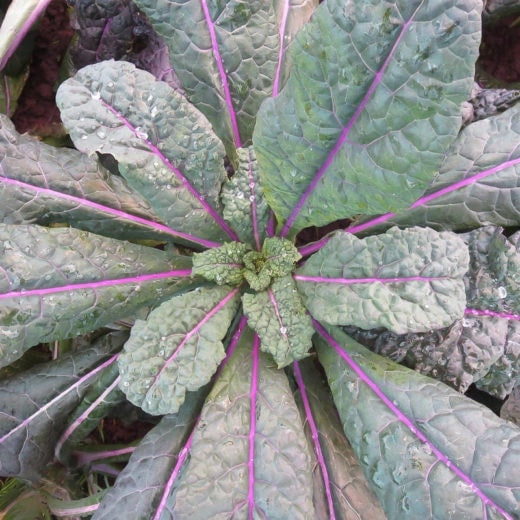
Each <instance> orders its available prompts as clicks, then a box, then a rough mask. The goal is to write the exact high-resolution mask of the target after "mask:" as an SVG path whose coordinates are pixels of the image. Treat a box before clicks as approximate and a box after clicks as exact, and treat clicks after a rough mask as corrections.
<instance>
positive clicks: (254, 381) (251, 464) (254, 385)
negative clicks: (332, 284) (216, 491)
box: [247, 334, 260, 520]
mask: <svg viewBox="0 0 520 520" xmlns="http://www.w3.org/2000/svg"><path fill="white" fill-rule="evenodd" d="M259 348H260V338H259V337H258V335H257V334H255V339H254V342H253V351H252V353H251V355H252V358H253V366H252V368H251V391H250V394H249V397H250V401H251V410H250V413H249V417H250V419H249V459H248V461H247V467H248V472H249V483H248V490H247V504H248V518H249V520H253V515H254V511H255V437H256V398H257V394H258V350H259Z"/></svg>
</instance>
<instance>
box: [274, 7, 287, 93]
mask: <svg viewBox="0 0 520 520" xmlns="http://www.w3.org/2000/svg"><path fill="white" fill-rule="evenodd" d="M289 3H290V0H285V2H284V6H283V12H282V19H281V20H280V28H279V30H278V40H279V42H280V44H279V45H280V48H279V49H278V63H277V65H276V72H275V75H274V81H273V97H275V96H277V95H278V90H279V88H280V76H281V74H282V62H283V58H284V53H285V47H284V42H285V29H286V28H287V17H288V15H289Z"/></svg>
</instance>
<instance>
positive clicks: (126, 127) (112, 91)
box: [56, 61, 235, 240]
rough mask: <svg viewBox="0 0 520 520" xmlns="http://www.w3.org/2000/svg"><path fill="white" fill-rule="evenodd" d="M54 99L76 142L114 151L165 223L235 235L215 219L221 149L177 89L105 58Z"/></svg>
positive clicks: (198, 233) (204, 233) (212, 236)
mask: <svg viewBox="0 0 520 520" xmlns="http://www.w3.org/2000/svg"><path fill="white" fill-rule="evenodd" d="M56 101H57V103H58V106H59V108H60V110H61V117H62V119H63V122H64V124H65V125H66V126H67V128H68V129H69V131H70V135H71V138H72V139H73V140H74V144H75V145H76V147H77V148H78V149H79V150H81V151H83V152H86V153H89V154H92V153H94V152H103V153H110V154H112V155H113V156H114V157H115V158H116V159H117V161H118V163H119V168H120V170H121V173H122V175H123V176H124V177H125V178H126V179H127V181H128V182H129V184H130V185H131V186H133V187H134V188H135V189H136V190H137V191H139V192H140V193H141V194H142V195H143V196H144V197H145V198H146V199H147V200H148V201H149V202H150V204H151V205H152V207H153V208H154V210H155V212H156V213H157V214H158V215H159V216H160V217H161V218H162V219H163V220H164V222H165V223H166V224H168V225H169V226H171V227H172V228H174V229H176V230H179V231H181V232H185V233H189V234H193V235H195V237H201V238H204V239H209V240H222V239H224V238H225V237H227V238H234V237H235V235H234V233H233V232H232V231H231V229H230V228H229V227H228V225H227V224H226V222H225V221H224V219H223V218H222V217H221V216H220V203H219V199H218V194H219V192H220V188H221V184H222V182H223V181H224V178H225V170H224V165H223V158H224V155H225V151H224V147H223V145H222V143H221V142H220V140H219V139H218V138H217V137H216V136H215V134H214V133H213V131H212V128H211V125H210V123H209V122H208V120H207V119H206V118H205V117H204V116H203V115H202V114H201V113H200V112H199V111H198V110H197V109H196V108H195V107H193V106H192V105H191V104H190V103H189V102H188V101H187V100H186V99H185V98H184V97H183V96H182V95H181V94H179V93H178V92H176V91H174V90H173V89H172V88H171V87H169V86H168V85H167V84H166V83H164V82H161V81H156V80H155V78H154V77H153V76H152V75H151V74H149V73H148V72H145V71H142V70H139V69H136V68H135V66H134V65H132V64H130V63H127V62H115V61H107V62H102V63H99V64H95V65H89V66H88V67H85V68H83V69H81V70H80V71H79V72H78V73H77V74H76V75H75V76H74V77H73V78H70V79H68V80H67V81H65V82H64V83H62V84H61V85H60V88H59V89H58V93H57V96H56ZM201 172H202V173H203V174H202V175H201Z"/></svg>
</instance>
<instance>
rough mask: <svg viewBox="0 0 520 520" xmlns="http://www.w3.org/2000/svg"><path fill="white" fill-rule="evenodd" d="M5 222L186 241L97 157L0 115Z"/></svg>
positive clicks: (0, 202) (0, 208) (0, 204)
mask: <svg viewBox="0 0 520 520" xmlns="http://www.w3.org/2000/svg"><path fill="white" fill-rule="evenodd" d="M0 219H1V220H2V222H3V223H5V224H29V223H36V224H42V225H48V224H54V223H60V224H71V225H73V226H74V227H76V228H79V229H85V230H87V231H93V232H96V233H98V234H101V235H107V236H113V237H120V236H122V235H124V236H125V238H128V239H135V240H137V239H159V240H160V239H162V240H173V239H174V238H177V237H182V235H181V234H179V233H176V232H175V231H174V230H173V229H170V228H168V227H167V226H165V225H164V224H160V223H158V222H157V220H158V218H157V217H156V216H155V214H154V213H153V211H152V209H151V207H150V205H149V204H148V202H146V201H145V200H144V199H143V198H142V197H141V196H140V195H139V194H138V193H137V192H136V191H134V190H133V189H131V188H130V187H129V186H128V185H127V183H126V182H125V181H124V180H123V179H122V178H121V177H118V176H116V175H111V174H110V173H109V172H108V171H107V170H106V169H105V168H103V166H102V165H101V164H100V163H99V162H97V161H96V160H95V159H94V158H89V157H88V156H87V155H85V154H82V153H80V152H78V151H77V150H71V149H69V148H56V147H53V146H49V145H46V144H45V143H42V142H41V141H38V140H37V139H35V138H33V137H31V136H29V135H20V134H18V132H16V130H15V128H14V125H13V123H11V121H10V120H9V119H8V118H7V117H5V116H3V115H1V114H0Z"/></svg>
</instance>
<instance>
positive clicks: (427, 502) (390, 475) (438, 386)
mask: <svg viewBox="0 0 520 520" xmlns="http://www.w3.org/2000/svg"><path fill="white" fill-rule="evenodd" d="M317 328H318V331H319V332H320V338H319V339H318V341H317V343H318V354H319V358H320V361H321V363H322V364H323V366H324V368H325V371H326V373H327V377H328V380H329V384H330V386H331V390H332V394H333V396H334V401H335V403H336V406H337V408H338V411H339V413H340V416H341V420H342V423H343V428H344V430H345V433H346V435H347V437H348V439H349V441H350V443H351V444H352V447H353V448H354V451H355V452H356V455H357V457H358V460H360V462H361V464H362V466H363V469H364V471H365V475H366V476H367V478H368V479H369V480H370V481H371V482H372V485H373V487H374V491H375V492H376V494H377V496H378V498H379V499H380V500H381V503H382V505H383V509H384V510H385V513H386V515H387V517H388V518H389V519H396V520H397V519H399V520H404V519H413V520H416V519H417V518H448V517H449V516H450V515H451V516H452V517H453V518H462V517H465V518H504V519H508V520H512V518H514V517H517V516H518V515H519V514H520V490H519V488H518V475H519V472H518V468H519V465H520V429H519V428H518V427H515V426H513V425H512V424H510V423H507V422H506V421H503V420H501V419H499V418H498V417H496V416H495V415H494V414H493V413H492V412H491V411H490V410H489V409H487V408H485V407H483V406H481V405H479V404H477V403H475V402H474V401H472V400H470V399H468V398H466V397H464V396H463V395H460V394H459V393H457V392H456V391H454V390H452V389H450V388H449V387H447V386H446V385H444V384H443V383H441V382H438V381H435V380H433V379H430V378H427V377H425V376H422V375H421V374H418V373H417V372H414V371H413V370H410V369H407V368H404V367H402V366H400V365H397V364H395V363H393V362H392V361H390V360H387V359H385V358H382V357H380V356H378V355H377V354H373V353H371V352H370V351H368V350H366V349H365V348H364V347H362V346H361V345H359V344H358V343H356V342H355V341H354V340H352V339H351V338H349V337H348V336H346V335H345V334H343V333H342V332H341V331H340V330H338V329H332V328H331V329H330V330H329V332H327V331H326V330H325V329H324V328H323V327H321V326H319V325H317Z"/></svg>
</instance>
